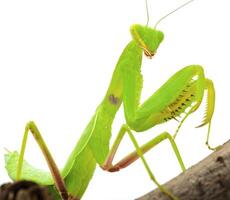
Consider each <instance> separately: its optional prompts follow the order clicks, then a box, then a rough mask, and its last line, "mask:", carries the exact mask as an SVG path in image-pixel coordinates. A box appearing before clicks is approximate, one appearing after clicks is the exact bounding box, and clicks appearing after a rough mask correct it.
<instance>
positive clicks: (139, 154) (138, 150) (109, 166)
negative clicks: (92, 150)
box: [101, 125, 185, 200]
mask: <svg viewBox="0 0 230 200" xmlns="http://www.w3.org/2000/svg"><path fill="white" fill-rule="evenodd" d="M125 133H127V134H128V135H129V137H130V139H131V141H132V143H133V145H134V147H135V151H133V152H131V153H130V154H128V155H127V156H125V157H124V158H123V159H122V160H120V161H119V162H117V163H116V164H115V165H113V163H112V162H113V159H114V157H115V154H116V151H117V149H118V147H119V144H120V143H121V141H122V139H123V137H124V135H125ZM165 139H168V140H169V141H170V143H171V145H172V148H173V150H174V153H175V155H176V157H177V160H178V162H179V164H180V167H181V169H182V171H185V166H184V163H183V161H182V158H181V155H180V153H179V150H178V148H177V145H176V143H175V141H174V139H173V138H172V136H171V135H170V134H169V133H167V132H163V133H161V134H160V135H158V136H157V137H155V138H154V139H152V140H150V141H149V142H147V143H146V144H144V145H143V146H141V147H140V146H139V145H138V143H137V141H136V139H135V137H134V135H133V134H132V132H131V129H130V128H129V126H128V125H123V126H122V127H121V129H120V131H119V133H118V136H117V138H116V140H115V142H114V144H113V146H112V148H111V150H110V153H109V155H108V157H107V159H106V161H105V162H104V164H103V165H102V166H101V167H102V169H104V170H106V171H110V172H115V171H119V170H120V169H123V168H125V167H127V166H129V165H130V164H132V163H133V162H135V161H136V160H137V159H139V158H140V159H141V160H142V162H143V165H144V167H145V169H146V171H147V172H148V175H149V177H150V178H151V180H152V181H153V182H154V183H155V184H156V185H157V186H158V188H159V189H160V190H161V191H162V192H163V193H165V194H166V195H168V196H169V197H170V198H171V199H173V200H177V199H178V198H177V197H175V196H174V195H173V194H172V193H171V192H170V191H168V190H167V189H166V188H164V187H163V186H162V185H161V184H160V183H159V182H158V181H157V179H156V178H155V176H154V175H153V173H152V171H151V169H150V167H149V165H148V163H147V161H146V159H145V158H144V155H143V154H145V153H146V152H148V151H149V150H151V149H152V148H153V147H154V146H156V145H157V144H159V143H160V142H162V141H163V140H165Z"/></svg>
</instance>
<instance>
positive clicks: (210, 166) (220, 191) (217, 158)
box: [137, 141, 230, 200]
mask: <svg viewBox="0 0 230 200" xmlns="http://www.w3.org/2000/svg"><path fill="white" fill-rule="evenodd" d="M163 186H164V187H165V188H167V189H168V190H169V191H171V192H172V193H173V194H174V195H175V196H177V197H178V198H179V199H180V200H230V141H228V142H226V143H225V144H224V145H223V146H222V147H221V148H220V149H219V150H217V151H215V152H213V153H212V154H211V155H209V156H208V157H206V158H205V159H204V160H202V161H200V162H199V163H198V164H196V165H194V166H193V167H191V168H189V169H188V170H187V171H186V172H184V173H182V174H180V175H179V176H177V177H175V178H173V179H172V180H170V181H169V182H167V183H165V184H164V185H163ZM137 200H170V199H169V197H167V196H166V195H165V194H163V193H162V192H161V191H160V190H159V189H155V190H154V191H151V192H149V193H148V194H146V195H144V196H142V197H140V198H138V199H137Z"/></svg>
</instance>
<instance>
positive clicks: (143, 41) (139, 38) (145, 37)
mask: <svg viewBox="0 0 230 200" xmlns="http://www.w3.org/2000/svg"><path fill="white" fill-rule="evenodd" d="M130 32H131V35H132V37H133V40H135V41H136V42H137V44H138V45H139V46H140V47H141V48H142V49H143V51H144V54H145V55H146V56H147V57H148V58H152V57H153V56H154V55H155V53H156V51H157V49H158V47H159V45H160V43H161V42H162V41H163V39H164V34H163V32H161V31H159V30H156V29H153V28H150V27H148V26H143V25H139V24H134V25H132V26H131V27H130Z"/></svg>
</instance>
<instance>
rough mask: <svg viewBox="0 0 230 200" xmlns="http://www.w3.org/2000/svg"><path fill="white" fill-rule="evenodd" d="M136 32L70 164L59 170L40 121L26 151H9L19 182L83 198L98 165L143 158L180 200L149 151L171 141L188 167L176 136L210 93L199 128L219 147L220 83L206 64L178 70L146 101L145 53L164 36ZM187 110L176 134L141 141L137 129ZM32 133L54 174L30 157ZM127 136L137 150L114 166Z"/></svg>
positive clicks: (145, 29) (29, 128)
mask: <svg viewBox="0 0 230 200" xmlns="http://www.w3.org/2000/svg"><path fill="white" fill-rule="evenodd" d="M189 2H191V1H189ZM189 2H187V3H186V4H188V3H189ZM186 4H183V5H182V6H184V5H186ZM182 6H181V7H182ZM181 7H179V8H181ZM179 8H178V9H179ZM178 9H176V10H178ZM176 10H174V11H173V12H175V11H176ZM171 13H172V12H171ZM171 13H169V14H171ZM169 14H168V15H169ZM168 15H166V16H168ZM166 16H165V17H166ZM165 17H163V18H165ZM163 18H161V20H162V19H163ZM159 22H160V20H159V21H158V23H159ZM158 23H157V24H158ZM157 24H156V25H157ZM130 32H131V35H132V40H131V41H130V42H129V43H128V44H127V46H126V47H125V49H124V50H123V52H122V54H121V56H120V58H119V60H118V62H117V65H116V67H115V70H114V72H113V75H112V79H111V82H110V84H109V86H108V89H107V91H106V94H105V96H104V98H103V100H102V102H101V103H100V104H99V106H98V107H97V108H96V111H95V114H94V115H93V116H92V118H91V120H90V121H89V123H88V125H87V126H86V128H85V130H84V132H83V134H82V136H81V137H80V139H79V141H78V142H77V144H76V146H75V147H74V149H73V151H72V153H71V154H70V156H69V158H68V160H67V162H66V164H65V166H64V168H63V169H62V170H59V169H58V167H57V165H56V163H55V161H54V159H53V157H52V156H51V153H50V151H49V149H48V147H47V145H46V143H45V142H44V140H43V138H42V135H41V133H40V132H39V130H38V128H37V126H36V124H35V123H34V122H33V121H30V122H28V123H27V125H26V127H25V132H24V137H23V141H22V147H21V151H20V153H19V154H18V153H17V152H9V153H8V154H6V156H5V161H6V169H7V171H8V174H9V176H10V177H11V178H12V179H13V180H21V179H23V180H31V181H34V182H36V183H39V184H41V185H46V186H47V187H49V189H50V191H51V192H52V193H53V194H54V195H55V199H57V200H58V199H63V200H70V199H72V200H79V199H81V198H82V196H83V194H84V192H85V190H86V188H87V186H88V184H89V182H90V180H91V178H92V176H93V174H94V171H95V167H96V164H98V165H99V166H100V167H101V168H102V169H103V170H105V171H108V172H115V171H119V170H121V169H123V168H125V167H127V166H129V165H130V164H132V163H133V162H135V161H136V160H137V159H139V158H140V159H141V160H142V162H143V165H144V167H145V169H146V171H147V173H148V175H149V177H150V178H151V180H152V181H153V182H154V183H155V184H156V185H157V186H158V187H159V189H160V190H161V191H162V192H163V193H165V194H166V195H168V196H169V197H170V198H171V199H174V200H175V199H178V198H177V197H176V196H175V195H174V194H172V193H171V192H170V191H168V190H167V188H164V187H163V186H161V184H160V183H159V182H158V181H157V179H156V178H155V176H154V175H153V173H152V171H151V169H150V166H149V165H148V163H147V161H146V159H145V157H144V154H145V153H146V152H148V151H149V150H151V149H152V148H153V147H155V146H156V145H157V144H159V143H160V142H162V141H164V140H167V139H168V140H169V141H170V144H171V146H172V149H173V151H174V153H175V155H176V157H177V160H178V163H179V165H180V167H181V169H182V171H185V166H184V163H183V161H182V158H181V155H180V153H179V150H178V148H177V145H176V143H175V140H174V139H175V138H176V136H177V133H178V132H179V129H180V127H181V126H182V124H183V122H184V121H185V120H186V118H187V117H188V116H189V115H190V114H191V113H193V112H195V111H196V110H197V109H198V108H199V106H200V104H201V102H202V99H203V96H204V92H207V107H206V113H205V117H204V120H203V122H202V123H201V125H199V126H198V127H202V126H204V125H206V124H207V125H208V135H207V141H206V143H207V145H208V147H209V148H210V149H214V148H211V147H210V146H209V144H208V139H209V135H210V126H211V119H212V115H213V112H214V105H215V90H214V86H213V83H212V81H211V80H210V79H207V78H205V75H204V70H203V68H202V67H201V66H199V65H190V66H187V67H184V68H183V69H181V70H179V71H178V72H176V73H175V74H174V75H173V76H172V77H171V78H169V79H168V81H166V82H165V83H164V84H163V85H162V86H161V87H160V88H159V89H158V90H157V91H156V92H155V93H154V94H153V95H151V96H150V97H149V98H148V99H147V100H145V101H144V103H142V104H140V96H141V90H142V84H143V79H142V74H141V65H142V56H143V54H144V55H145V56H147V57H148V58H152V57H153V56H154V55H155V54H156V51H157V49H158V47H159V46H160V44H161V42H162V41H163V38H164V34H163V32H161V31H159V30H157V29H156V26H155V27H154V28H151V27H149V26H148V23H147V25H145V26H143V25H139V24H135V25H132V26H131V28H130ZM122 103H123V107H124V114H125V119H126V124H124V125H122V126H121V128H120V131H119V132H118V135H117V137H116V139H115V141H114V143H113V145H112V147H111V148H110V146H109V143H110V138H111V126H112V123H113V120H114V118H115V116H116V113H117V111H118V110H119V108H120V106H121V104H122ZM187 110H188V111H187ZM182 114H185V115H184V117H183V118H182V120H181V121H180V123H179V126H178V128H177V130H176V132H175V134H174V135H173V136H171V135H170V134H169V133H168V132H163V133H161V134H159V135H158V136H156V137H155V138H153V139H152V140H150V141H149V142H147V143H146V144H144V145H142V146H139V145H138V143H137V141H136V139H135V137H134V135H133V131H135V132H144V131H145V130H148V129H150V128H152V127H154V126H156V125H158V124H161V123H166V122H167V121H169V120H171V119H176V120H177V117H178V116H180V115H182ZM29 133H32V135H33V136H34V138H35V140H36V141H37V143H38V145H39V146H40V148H41V150H42V153H43V154H44V157H45V158H46V161H47V164H48V166H49V169H50V172H51V173H49V172H46V171H43V170H40V169H37V168H35V167H33V166H32V165H30V164H29V163H28V162H26V161H25V160H24V152H25V148H26V141H27V137H28V134H29ZM125 134H127V135H128V136H129V138H130V139H131V141H132V143H133V145H134V147H135V151H133V152H131V153H130V154H128V155H127V156H125V157H124V158H123V159H121V160H120V161H118V162H117V163H115V164H113V160H114V157H115V155H116V152H117V149H118V148H119V144H120V143H121V141H122V139H123V137H124V135H125Z"/></svg>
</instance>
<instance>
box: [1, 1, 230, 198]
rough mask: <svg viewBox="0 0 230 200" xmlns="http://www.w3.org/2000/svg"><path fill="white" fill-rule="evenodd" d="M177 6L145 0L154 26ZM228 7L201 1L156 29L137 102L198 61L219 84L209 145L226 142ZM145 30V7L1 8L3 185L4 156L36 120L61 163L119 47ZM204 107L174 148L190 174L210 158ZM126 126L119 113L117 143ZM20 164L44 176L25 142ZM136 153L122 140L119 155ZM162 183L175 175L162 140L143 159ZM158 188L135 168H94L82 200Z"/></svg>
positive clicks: (64, 4)
mask: <svg viewBox="0 0 230 200" xmlns="http://www.w3.org/2000/svg"><path fill="white" fill-rule="evenodd" d="M183 2H184V1H182V0H158V1H157V0H149V12H150V25H154V23H155V22H156V21H157V20H158V19H159V18H160V17H161V16H163V15H164V14H166V13H168V12H169V11H171V10H172V9H174V8H176V7H177V6H179V5H180V4H182V3H183ZM228 3H229V1H228V0H219V1H217V0H216V1H215V0H212V1H211V0H197V1H195V2H194V3H192V4H190V5H188V6H187V7H186V8H184V9H183V10H180V11H179V12H177V13H175V14H173V15H171V16H170V17H168V18H167V19H166V20H165V21H163V22H162V23H161V24H160V25H159V26H158V28H159V29H160V30H162V31H163V32H164V34H165V40H164V42H163V43H162V45H161V46H160V48H159V50H158V53H157V55H156V56H155V57H154V59H152V60H147V59H145V60H144V62H143V68H142V71H143V75H144V88H143V93H142V100H144V99H145V98H147V97H148V96H150V95H151V94H152V93H153V92H154V91H155V90H156V89H157V88H158V87H159V86H160V85H162V84H163V82H164V81H165V80H167V79H168V78H169V77H170V76H171V75H172V74H173V73H175V72H176V71H177V70H179V69H180V68H182V67H183V66H186V65H189V64H201V65H203V66H204V68H205V72H206V76H207V77H209V78H210V79H212V80H213V81H214V83H215V87H216V109H215V114H214V118H213V123H212V130H211V132H212V135H211V144H213V145H217V144H222V143H224V142H225V141H227V140H228V139H229V112H230V108H229V102H230V97H229V94H228V93H229V92H228V91H229V79H230V78H229V68H230V59H229V47H230V39H229V35H230V31H229V17H230V16H229V15H230V14H229V5H228ZM133 23H141V24H145V23H146V13H145V4H144V0H139V1H137V0H136V1H133V0H125V1H124V0H114V1H107V0H96V1H93V0H84V1H42V0H41V1H0V183H3V182H6V181H8V180H9V178H8V177H7V173H6V171H5V169H4V161H3V155H4V149H3V147H6V148H7V149H9V150H15V149H19V147H20V143H21V138H22V135H23V131H24V126H25V123H26V122H27V121H29V120H34V121H35V122H36V123H37V125H38V127H39V129H40V130H41V132H42V134H43V136H44V138H45V140H46V142H47V144H48V146H49V147H50V150H51V152H52V153H53V155H54V157H55V158H56V161H57V163H58V165H59V166H60V167H61V166H63V165H64V163H65V160H66V158H67V157H68V155H69V153H70V152H71V150H72V148H73V146H74V145H75V143H76V141H77V139H78V138H79V136H80V135H81V132H82V131H83V129H84V127H85V125H86V124H87V123H88V120H89V119H90V117H91V115H92V114H93V112H94V111H95V108H96V106H97V105H98V104H99V103H100V101H101V99H102V98H103V96H104V93H105V91H106V89H107V85H108V83H109V81H110V78H111V74H112V71H113V69H114V66H115V64H116V62H117V60H118V57H119V55H120V53H121V52H122V50H123V48H124V47H125V45H126V44H127V43H128V42H129V41H130V39H131V37H130V34H129V27H130V25H131V24H133ZM203 112H204V108H201V109H199V111H198V112H196V113H195V114H193V115H191V117H189V118H188V119H187V121H186V122H185V124H184V125H183V127H182V129H181V131H180V133H179V136H178V138H177V143H178V146H179V149H180V151H181V154H182V157H183V158H184V162H185V164H186V166H187V167H189V166H191V165H193V164H195V163H196V162H198V161H199V160H201V159H203V158H204V157H205V156H207V155H208V154H210V153H211V152H210V151H209V150H208V149H207V148H206V146H205V145H204V142H205V138H206V132H207V127H204V128H201V129H195V128H194V127H195V126H196V125H198V124H199V123H200V122H201V120H202V116H203ZM122 123H124V118H123V110H122V109H121V110H120V112H119V113H118V115H117V118H116V120H115V122H114V126H113V138H114V136H115V135H116V133H117V131H118V129H119V127H120V126H121V124H122ZM177 125H178V123H177V122H176V121H172V122H169V123H168V124H163V125H160V126H156V127H154V128H152V129H151V130H149V131H146V132H145V133H139V134H137V135H136V136H137V139H138V141H140V143H144V141H147V140H149V139H150V138H153V137H154V136H156V135H157V134H159V133H160V132H162V131H170V132H171V133H173V130H175V128H176V127H177ZM29 143H30V144H29V145H28V148H27V154H26V158H27V160H29V161H30V162H32V163H33V164H34V165H36V166H38V167H40V168H44V169H47V167H46V163H45V162H44V160H43V157H42V155H41V153H40V150H39V149H38V147H37V145H36V143H35V142H34V140H33V139H32V137H30V138H29ZM132 149H133V147H132V145H131V143H130V142H129V140H128V138H126V139H125V141H124V142H123V143H122V147H121V150H120V151H119V156H118V157H120V158H121V157H122V155H124V154H125V152H129V151H131V150H132ZM147 158H148V161H149V162H150V165H151V166H152V169H153V172H154V173H155V175H156V177H157V178H158V180H159V181H160V182H162V183H163V182H165V181H167V180H169V179H171V178H172V177H174V176H176V175H177V174H179V173H180V172H181V171H180V168H179V166H178V163H177V161H176V159H175V156H174V155H173V153H172V150H171V147H170V146H169V143H168V142H164V143H162V144H160V145H159V146H158V147H156V148H155V149H154V150H152V151H151V153H149V154H148V155H147ZM153 188H155V185H154V184H153V183H152V182H151V181H150V180H149V178H148V176H147V173H146V171H145V170H144V168H143V166H142V164H141V162H137V163H136V164H133V165H132V166H130V167H128V168H127V169H125V170H123V171H121V172H119V173H106V172H104V171H102V170H101V169H99V168H98V169H97V170H96V172H95V175H94V177H93V180H92V181H91V183H90V185H89V187H88V189H87V191H86V193H85V195H84V198H83V199H84V200H90V199H98V200H99V199H100V200H105V199H112V200H128V199H130V200H131V199H134V198H135V197H138V196H140V195H142V194H144V193H146V192H147V191H149V190H152V189H153Z"/></svg>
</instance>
